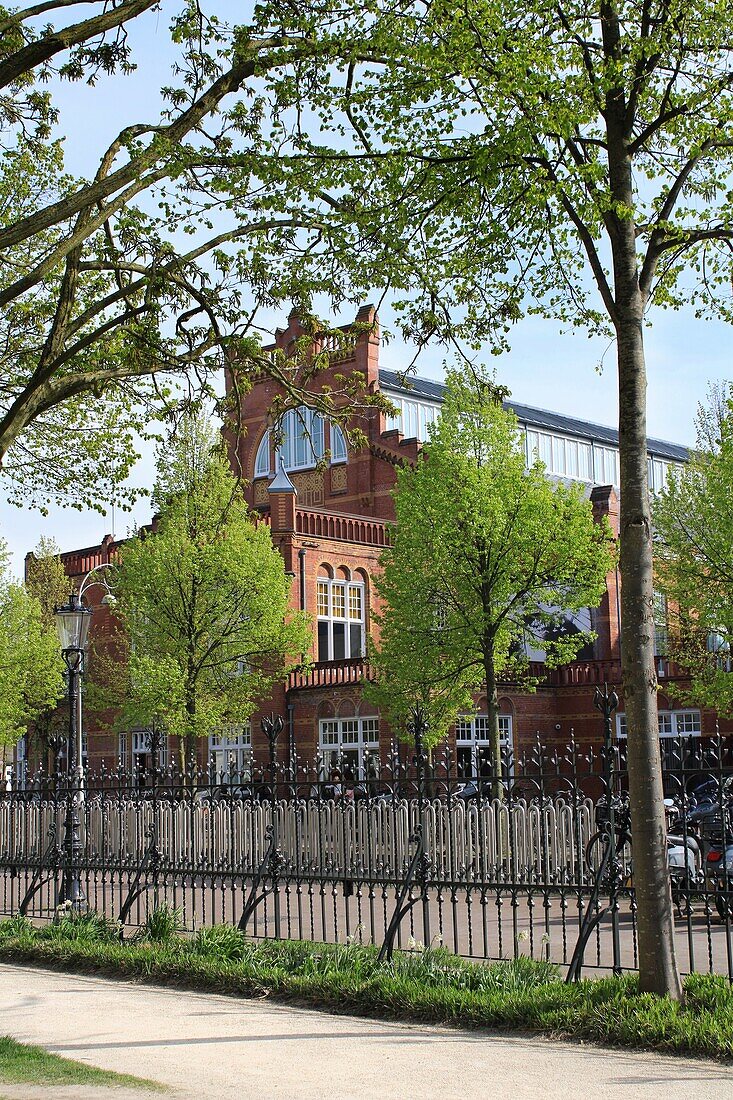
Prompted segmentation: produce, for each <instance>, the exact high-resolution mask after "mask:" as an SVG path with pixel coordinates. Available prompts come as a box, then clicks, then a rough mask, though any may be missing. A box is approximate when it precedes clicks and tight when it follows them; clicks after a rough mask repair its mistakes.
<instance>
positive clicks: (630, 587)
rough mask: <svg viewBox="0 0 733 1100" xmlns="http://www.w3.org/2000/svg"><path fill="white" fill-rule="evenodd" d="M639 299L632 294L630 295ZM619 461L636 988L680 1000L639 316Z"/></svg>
mask: <svg viewBox="0 0 733 1100" xmlns="http://www.w3.org/2000/svg"><path fill="white" fill-rule="evenodd" d="M637 294H638V292H637ZM617 333H618V336H617V338H618V376H619V451H620V459H621V478H620V481H621V669H622V676H623V688H624V702H625V707H626V723H627V728H628V767H629V794H630V799H631V831H632V837H633V858H634V888H635V891H636V905H637V922H638V942H639V988H640V990H641V991H642V992H645V993H658V994H667V995H669V996H671V997H673V998H675V999H679V998H680V997H681V996H682V990H681V986H680V979H679V974H678V972H677V961H676V958H675V949H674V916H673V909H672V890H671V884H670V877H669V869H668V866H667V843H666V824H665V818H664V796H663V789H662V767H661V758H660V752H659V728H658V720H657V678H656V674H655V671H654V611H653V595H652V592H653V559H652V530H651V514H650V508H649V493H648V485H647V451H646V368H645V364H644V343H643V335H642V317H641V309H639V314H638V317H636V318H631V319H623V320H622V321H621V322H620V324H619V325H618V326H617Z"/></svg>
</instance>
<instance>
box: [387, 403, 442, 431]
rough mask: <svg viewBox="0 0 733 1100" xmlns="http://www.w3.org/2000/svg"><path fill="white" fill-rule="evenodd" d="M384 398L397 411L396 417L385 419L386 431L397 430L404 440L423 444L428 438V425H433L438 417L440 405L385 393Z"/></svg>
mask: <svg viewBox="0 0 733 1100" xmlns="http://www.w3.org/2000/svg"><path fill="white" fill-rule="evenodd" d="M385 396H386V397H388V398H389V400H390V401H391V402H392V404H393V405H395V406H396V407H397V409H398V412H397V415H396V416H389V417H387V431H391V430H392V429H393V428H399V430H400V431H401V432H402V434H403V436H404V437H405V439H413V438H415V439H419V440H420V441H421V442H425V441H426V440H427V438H428V425H429V424H432V423H434V422H435V421H436V420H437V419H438V417H439V416H440V405H437V404H433V403H432V402H430V401H418V400H417V399H413V398H409V397H398V396H397V395H395V394H392V393H385Z"/></svg>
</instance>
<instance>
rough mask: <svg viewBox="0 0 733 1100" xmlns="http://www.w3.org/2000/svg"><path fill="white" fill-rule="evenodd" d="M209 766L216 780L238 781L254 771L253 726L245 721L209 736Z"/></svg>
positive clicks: (246, 777)
mask: <svg viewBox="0 0 733 1100" xmlns="http://www.w3.org/2000/svg"><path fill="white" fill-rule="evenodd" d="M209 767H210V771H211V773H212V775H213V777H214V779H215V781H216V782H219V783H238V782H241V780H242V779H248V778H249V777H250V775H251V771H252V727H251V725H250V723H249V721H247V722H243V723H242V724H241V725H238V726H227V727H226V728H225V729H222V730H217V731H216V733H212V734H211V735H210V736H209Z"/></svg>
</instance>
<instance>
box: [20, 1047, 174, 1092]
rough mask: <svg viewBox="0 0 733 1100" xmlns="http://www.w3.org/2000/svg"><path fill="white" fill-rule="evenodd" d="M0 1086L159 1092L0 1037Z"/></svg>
mask: <svg viewBox="0 0 733 1100" xmlns="http://www.w3.org/2000/svg"><path fill="white" fill-rule="evenodd" d="M0 1082H2V1083H4V1084H24V1085H29V1084H33V1085H105V1086H111V1087H113V1088H115V1087H120V1086H122V1085H126V1086H127V1087H128V1088H139V1089H148V1090H150V1089H154V1090H156V1091H158V1092H160V1091H163V1089H162V1086H161V1085H159V1084H157V1083H156V1082H154V1081H144V1080H143V1079H142V1078H140V1077H131V1076H130V1074H128V1073H112V1072H111V1071H110V1070H104V1069H96V1068H95V1067H94V1066H85V1065H84V1064H83V1063H82V1062H74V1061H72V1060H71V1059H70V1058H60V1057H59V1056H58V1055H57V1054H49V1053H48V1051H47V1050H44V1049H43V1047H37V1046H30V1045H28V1044H27V1043H16V1041H15V1039H11V1038H9V1037H8V1036H5V1037H0Z"/></svg>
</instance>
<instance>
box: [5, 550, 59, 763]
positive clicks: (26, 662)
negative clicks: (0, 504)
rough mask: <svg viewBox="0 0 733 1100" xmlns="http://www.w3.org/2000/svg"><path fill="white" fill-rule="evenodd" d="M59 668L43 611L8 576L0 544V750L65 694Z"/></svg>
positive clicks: (53, 636)
mask: <svg viewBox="0 0 733 1100" xmlns="http://www.w3.org/2000/svg"><path fill="white" fill-rule="evenodd" d="M62 670H63V662H62V660H61V652H60V650H59V643H58V638H57V636H56V631H55V629H54V628H53V625H49V624H48V623H46V622H44V618H43V614H42V611H41V605H40V603H39V601H38V600H37V599H36V598H35V597H34V596H32V595H31V594H30V593H29V592H28V591H27V590H26V589H25V588H24V587H23V585H21V584H18V583H16V582H15V581H13V580H12V578H11V577H10V575H9V554H8V551H7V548H6V546H5V543H4V542H2V541H1V540H0V746H5V745H14V744H15V743H16V742H17V741H18V740H19V739H20V738H21V737H22V736H23V734H24V733H25V732H26V730H27V728H28V726H29V724H30V723H31V722H32V721H33V720H34V719H35V718H36V717H37V716H38V715H39V714H41V713H42V712H43V711H44V710H46V709H47V708H49V707H52V706H53V705H54V704H55V703H56V702H57V701H58V699H60V697H61V696H62V695H63V693H64V681H63V676H62Z"/></svg>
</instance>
